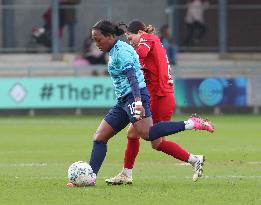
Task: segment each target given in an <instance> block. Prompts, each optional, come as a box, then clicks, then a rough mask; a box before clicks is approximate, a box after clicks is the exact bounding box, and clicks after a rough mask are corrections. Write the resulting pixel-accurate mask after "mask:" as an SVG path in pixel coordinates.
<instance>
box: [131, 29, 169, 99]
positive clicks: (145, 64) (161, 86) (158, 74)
mask: <svg viewBox="0 0 261 205" xmlns="http://www.w3.org/2000/svg"><path fill="white" fill-rule="evenodd" d="M136 52H137V53H138V55H139V60H140V64H141V67H142V70H143V73H144V77H145V82H146V85H147V88H148V90H149V93H150V95H151V96H153V95H156V96H166V95H168V94H169V93H173V79H172V76H171V68H170V65H169V61H168V57H167V54H166V50H165V48H164V47H163V45H162V43H161V41H160V39H159V37H158V36H156V35H154V34H142V35H141V37H140V42H139V44H138V47H137V48H136Z"/></svg>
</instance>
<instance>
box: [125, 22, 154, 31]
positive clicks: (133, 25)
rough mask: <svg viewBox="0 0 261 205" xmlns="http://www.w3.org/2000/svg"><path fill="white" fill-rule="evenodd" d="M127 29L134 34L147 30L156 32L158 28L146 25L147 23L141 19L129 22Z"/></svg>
mask: <svg viewBox="0 0 261 205" xmlns="http://www.w3.org/2000/svg"><path fill="white" fill-rule="evenodd" d="M127 31H128V32H130V33H134V34H137V33H138V32H139V31H145V32H146V33H154V32H155V31H156V29H155V27H154V26H152V25H148V26H146V25H145V23H143V22H141V21H139V20H134V21H131V22H130V23H129V25H128V27H127Z"/></svg>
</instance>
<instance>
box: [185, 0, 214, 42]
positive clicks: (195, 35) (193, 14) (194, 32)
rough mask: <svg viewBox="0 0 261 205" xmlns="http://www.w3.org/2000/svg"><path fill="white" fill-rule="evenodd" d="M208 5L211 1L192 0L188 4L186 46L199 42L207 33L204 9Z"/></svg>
mask: <svg viewBox="0 0 261 205" xmlns="http://www.w3.org/2000/svg"><path fill="white" fill-rule="evenodd" d="M208 6H209V3H208V2H207V1H203V0H191V1H190V2H189V3H188V4H187V13H186V17H185V22H186V25H187V36H186V39H185V45H186V46H194V45H195V44H198V43H199V42H200V40H201V39H202V37H203V36H204V35H205V33H206V25H205V21H204V11H205V10H206V9H207V8H208Z"/></svg>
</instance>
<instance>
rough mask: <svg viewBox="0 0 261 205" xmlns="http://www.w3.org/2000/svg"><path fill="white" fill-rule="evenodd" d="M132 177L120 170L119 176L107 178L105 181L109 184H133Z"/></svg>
mask: <svg viewBox="0 0 261 205" xmlns="http://www.w3.org/2000/svg"><path fill="white" fill-rule="evenodd" d="M132 181H133V179H132V177H131V176H127V175H125V174H124V173H123V172H120V173H119V174H118V175H117V176H115V177H112V178H109V179H105V182H106V183H107V184H108V185H122V184H132Z"/></svg>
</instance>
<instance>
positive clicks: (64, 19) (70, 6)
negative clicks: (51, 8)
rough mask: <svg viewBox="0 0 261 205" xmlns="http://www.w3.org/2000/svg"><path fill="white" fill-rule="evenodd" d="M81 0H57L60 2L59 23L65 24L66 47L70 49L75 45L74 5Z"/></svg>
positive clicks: (75, 19) (75, 21)
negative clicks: (66, 30)
mask: <svg viewBox="0 0 261 205" xmlns="http://www.w3.org/2000/svg"><path fill="white" fill-rule="evenodd" d="M80 1H81V0H59V4H60V25H61V27H63V28H64V27H65V26H67V29H68V48H69V49H70V51H73V50H74V47H75V24H76V23H77V18H76V8H75V5H77V4H79V3H80Z"/></svg>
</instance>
